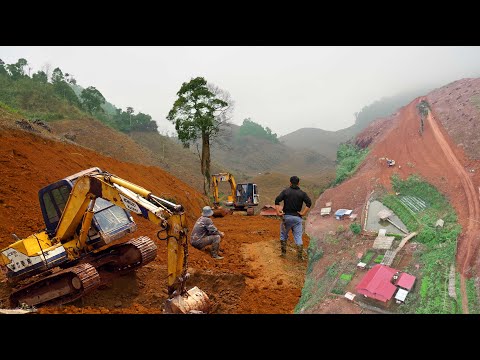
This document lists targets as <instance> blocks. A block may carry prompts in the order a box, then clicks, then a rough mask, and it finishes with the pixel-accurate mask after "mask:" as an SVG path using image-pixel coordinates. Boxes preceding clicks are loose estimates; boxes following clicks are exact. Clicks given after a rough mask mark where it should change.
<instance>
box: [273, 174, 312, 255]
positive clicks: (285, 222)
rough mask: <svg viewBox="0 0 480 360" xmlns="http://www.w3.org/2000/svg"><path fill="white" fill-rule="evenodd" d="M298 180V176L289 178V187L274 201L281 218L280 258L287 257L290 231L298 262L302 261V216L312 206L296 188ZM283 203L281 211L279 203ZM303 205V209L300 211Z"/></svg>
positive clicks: (301, 191) (304, 193) (304, 194)
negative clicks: (295, 246)
mask: <svg viewBox="0 0 480 360" xmlns="http://www.w3.org/2000/svg"><path fill="white" fill-rule="evenodd" d="M299 183H300V179H299V178H298V176H295V175H294V176H292V177H291V178H290V187H288V188H285V189H283V190H282V192H281V193H280V194H279V195H278V196H277V197H276V199H275V209H276V210H277V215H278V216H282V217H283V218H282V224H281V225H280V245H281V248H282V255H281V256H282V257H285V256H286V255H287V240H288V233H289V231H290V229H292V232H293V239H294V240H295V244H296V245H297V256H298V260H300V261H301V260H303V242H302V233H303V225H302V216H304V215H305V214H306V213H307V212H308V210H310V207H311V206H312V200H310V198H309V197H308V195H307V193H306V192H305V191H303V190H301V189H300V188H299V187H298V184H299ZM281 201H283V210H282V209H281V208H280V202H281ZM303 203H305V209H303V210H302V206H303Z"/></svg>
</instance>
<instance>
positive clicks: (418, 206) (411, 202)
mask: <svg viewBox="0 0 480 360" xmlns="http://www.w3.org/2000/svg"><path fill="white" fill-rule="evenodd" d="M399 199H400V202H401V203H402V204H403V205H405V206H406V207H407V208H408V209H410V211H412V212H414V213H418V212H420V211H422V210H425V208H426V207H427V203H426V202H425V201H423V200H422V199H420V198H418V197H416V196H412V195H404V196H400V197H399Z"/></svg>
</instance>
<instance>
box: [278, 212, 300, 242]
mask: <svg viewBox="0 0 480 360" xmlns="http://www.w3.org/2000/svg"><path fill="white" fill-rule="evenodd" d="M302 221H303V220H302V218H301V217H300V216H295V215H283V221H282V223H281V225H280V240H281V241H286V240H288V233H289V231H290V229H292V232H293V239H294V240H295V244H297V245H303V242H302V233H303V225H302Z"/></svg>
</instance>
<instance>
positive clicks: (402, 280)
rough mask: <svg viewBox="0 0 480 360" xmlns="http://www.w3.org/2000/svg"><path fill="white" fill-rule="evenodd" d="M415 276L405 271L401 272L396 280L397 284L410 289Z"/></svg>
mask: <svg viewBox="0 0 480 360" xmlns="http://www.w3.org/2000/svg"><path fill="white" fill-rule="evenodd" d="M415 279H416V277H415V276H413V275H410V274H407V273H401V274H400V276H399V277H398V280H397V284H396V285H397V286H400V287H401V288H404V289H407V290H411V289H412V287H413V284H415Z"/></svg>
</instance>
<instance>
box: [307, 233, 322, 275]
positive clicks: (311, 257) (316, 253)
mask: <svg viewBox="0 0 480 360" xmlns="http://www.w3.org/2000/svg"><path fill="white" fill-rule="evenodd" d="M307 253H308V266H307V275H308V274H310V273H311V272H312V270H313V267H314V266H315V264H316V263H317V261H318V260H320V259H321V258H322V256H323V249H322V248H321V247H319V246H318V241H316V240H313V239H311V240H310V244H309V246H308V250H307Z"/></svg>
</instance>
